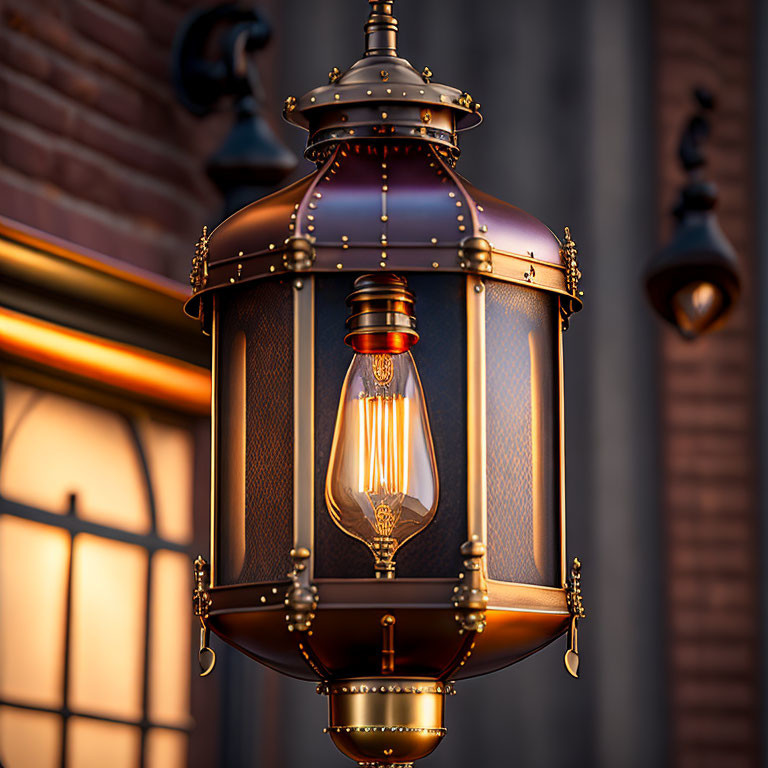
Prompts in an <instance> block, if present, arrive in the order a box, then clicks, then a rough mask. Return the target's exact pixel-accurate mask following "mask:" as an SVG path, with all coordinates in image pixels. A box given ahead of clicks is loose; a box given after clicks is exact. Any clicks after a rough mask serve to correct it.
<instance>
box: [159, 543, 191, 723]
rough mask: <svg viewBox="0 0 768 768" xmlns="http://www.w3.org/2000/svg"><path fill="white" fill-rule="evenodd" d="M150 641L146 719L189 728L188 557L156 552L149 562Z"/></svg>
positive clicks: (189, 625)
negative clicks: (150, 580)
mask: <svg viewBox="0 0 768 768" xmlns="http://www.w3.org/2000/svg"><path fill="white" fill-rule="evenodd" d="M152 568H153V571H152V611H151V623H150V627H151V631H150V641H149V673H150V677H149V680H150V686H149V717H150V719H151V720H153V721H154V722H160V723H167V724H168V725H180V726H186V725H189V678H190V661H189V655H188V654H187V653H185V652H184V651H186V649H188V648H190V647H191V627H192V615H191V614H192V611H191V607H190V602H189V599H188V598H189V569H190V563H189V558H187V556H186V555H183V554H181V553H179V552H158V553H157V554H156V555H155V556H154V558H153V560H152Z"/></svg>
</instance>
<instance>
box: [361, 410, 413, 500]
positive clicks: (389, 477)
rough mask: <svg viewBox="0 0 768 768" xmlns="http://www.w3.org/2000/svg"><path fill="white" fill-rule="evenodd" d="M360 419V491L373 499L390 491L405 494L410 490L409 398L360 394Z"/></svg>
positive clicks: (390, 492)
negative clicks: (364, 395)
mask: <svg viewBox="0 0 768 768" xmlns="http://www.w3.org/2000/svg"><path fill="white" fill-rule="evenodd" d="M357 418H358V433H359V436H358V448H359V456H358V463H359V472H358V476H359V481H358V491H359V492H360V493H364V494H366V495H367V496H368V498H369V499H371V500H373V498H374V497H380V496H386V495H391V494H395V495H398V496H401V495H402V496H405V494H407V493H408V444H409V435H408V398H406V397H403V396H402V395H394V396H392V397H382V396H376V397H361V398H359V399H358V417H357ZM366 477H367V482H366ZM372 503H373V502H372Z"/></svg>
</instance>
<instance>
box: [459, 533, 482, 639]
mask: <svg viewBox="0 0 768 768" xmlns="http://www.w3.org/2000/svg"><path fill="white" fill-rule="evenodd" d="M459 551H460V552H461V556H462V557H463V558H464V572H463V573H461V574H459V583H458V585H457V586H456V587H454V591H453V592H454V593H453V607H454V608H455V609H456V621H457V622H458V624H459V633H460V634H463V633H464V632H482V631H483V630H484V629H485V609H486V607H487V605H488V585H487V584H486V582H485V575H484V573H483V558H484V557H485V544H483V542H482V541H480V537H479V536H477V535H476V534H475V535H473V536H472V537H471V538H470V540H469V541H465V542H464V543H463V544H462V545H461V549H460V550H459Z"/></svg>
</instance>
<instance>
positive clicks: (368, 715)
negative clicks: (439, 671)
mask: <svg viewBox="0 0 768 768" xmlns="http://www.w3.org/2000/svg"><path fill="white" fill-rule="evenodd" d="M322 692H323V693H326V694H327V695H328V715H329V718H328V719H329V725H328V728H327V732H328V733H329V735H330V737H331V739H332V740H333V743H334V744H335V745H336V747H338V749H339V750H341V751H342V752H343V753H344V754H345V755H347V757H350V758H352V759H353V760H356V761H357V762H358V763H359V764H360V765H364V766H369V767H370V768H374V766H376V767H378V766H382V767H383V766H398V765H399V766H408V765H411V764H412V763H413V761H414V760H419V759H421V758H422V757H426V756H427V755H428V754H430V753H431V752H432V751H433V750H434V749H435V747H437V745H438V744H439V743H440V741H441V740H442V738H443V736H444V735H445V728H444V727H443V703H444V701H445V697H446V695H450V694H451V693H453V686H451V685H450V684H447V683H443V682H441V681H439V680H430V679H425V678H393V677H377V678H368V679H354V680H339V681H336V682H333V683H330V684H327V685H325V686H324V687H322Z"/></svg>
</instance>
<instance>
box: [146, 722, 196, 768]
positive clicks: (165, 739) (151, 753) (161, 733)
mask: <svg viewBox="0 0 768 768" xmlns="http://www.w3.org/2000/svg"><path fill="white" fill-rule="evenodd" d="M146 750H147V755H146V758H147V759H146V761H145V763H144V764H145V765H146V768H185V766H186V765H187V737H186V735H185V734H183V733H179V732H178V731H169V730H168V729H166V728H152V729H151V730H150V731H149V732H148V733H147V746H146Z"/></svg>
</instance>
